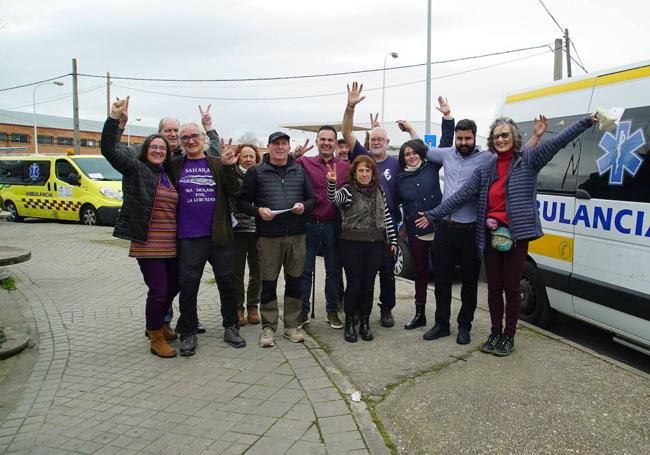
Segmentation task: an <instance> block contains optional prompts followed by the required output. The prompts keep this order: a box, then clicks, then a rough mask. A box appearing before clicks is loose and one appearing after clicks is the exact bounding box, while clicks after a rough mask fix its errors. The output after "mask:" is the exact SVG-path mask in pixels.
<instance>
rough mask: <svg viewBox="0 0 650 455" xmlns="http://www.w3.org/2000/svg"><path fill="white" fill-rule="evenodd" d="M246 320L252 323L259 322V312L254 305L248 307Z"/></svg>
mask: <svg viewBox="0 0 650 455" xmlns="http://www.w3.org/2000/svg"><path fill="white" fill-rule="evenodd" d="M248 322H250V323H251V324H253V325H255V324H259V323H260V312H259V311H258V310H257V307H256V306H249V307H248Z"/></svg>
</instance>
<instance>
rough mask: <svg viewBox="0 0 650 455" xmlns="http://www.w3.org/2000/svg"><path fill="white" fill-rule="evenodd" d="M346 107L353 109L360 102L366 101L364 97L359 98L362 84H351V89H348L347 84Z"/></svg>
mask: <svg viewBox="0 0 650 455" xmlns="http://www.w3.org/2000/svg"><path fill="white" fill-rule="evenodd" d="M347 87H348V106H349V107H354V106H356V105H357V104H359V103H360V102H361V101H363V100H364V99H366V97H365V96H361V91H362V90H363V84H359V83H358V82H353V83H352V88H350V85H349V84H348V86H347Z"/></svg>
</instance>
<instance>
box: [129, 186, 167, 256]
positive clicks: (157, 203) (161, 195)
mask: <svg viewBox="0 0 650 455" xmlns="http://www.w3.org/2000/svg"><path fill="white" fill-rule="evenodd" d="M177 207H178V193H177V192H176V189H175V188H174V186H173V185H171V184H170V185H169V187H165V185H163V183H162V181H161V180H159V181H158V186H157V188H156V194H155V197H154V202H153V209H152V211H151V219H150V220H149V228H148V234H147V241H146V242H136V241H135V240H132V241H131V248H130V249H129V256H130V257H134V258H160V259H162V258H173V257H176V253H177V252H176V209H177Z"/></svg>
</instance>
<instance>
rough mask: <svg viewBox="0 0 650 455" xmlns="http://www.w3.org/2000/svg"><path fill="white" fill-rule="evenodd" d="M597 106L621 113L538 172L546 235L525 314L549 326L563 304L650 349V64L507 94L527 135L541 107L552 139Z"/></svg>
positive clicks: (527, 288) (528, 271)
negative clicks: (605, 128) (608, 128)
mask: <svg viewBox="0 0 650 455" xmlns="http://www.w3.org/2000/svg"><path fill="white" fill-rule="evenodd" d="M598 107H603V108H607V109H612V108H614V111H618V112H619V113H620V112H622V115H621V116H620V120H619V121H618V122H617V124H616V126H615V128H614V129H613V130H611V131H609V132H607V131H600V130H599V128H598V126H595V127H593V128H591V129H590V130H588V131H586V132H585V133H584V134H583V135H582V136H580V137H579V138H578V139H576V140H575V141H574V142H573V143H572V144H569V145H568V146H567V147H566V148H565V149H564V150H562V151H561V152H560V153H559V154H558V155H556V156H555V157H554V158H553V160H552V161H551V162H550V163H548V164H547V165H546V167H544V168H543V169H542V171H541V172H540V174H539V177H538V185H537V191H538V193H537V208H538V210H539V214H540V218H541V220H542V226H543V229H544V232H545V235H544V236H543V237H542V238H540V239H538V240H536V241H534V242H531V243H530V247H529V257H528V261H527V263H526V266H525V269H524V274H523V277H522V295H523V302H522V309H521V318H522V319H523V320H525V321H529V322H533V323H537V324H539V325H541V326H545V325H547V324H549V323H550V322H551V321H552V319H553V316H554V314H555V311H559V312H561V313H564V314H567V315H569V316H572V317H575V318H578V319H581V320H583V321H586V322H588V323H590V324H593V325H596V326H598V327H601V328H603V329H606V330H608V331H610V332H612V333H613V334H614V335H615V337H614V339H615V340H616V341H618V342H620V343H622V344H625V345H627V346H630V347H632V348H635V349H638V350H640V351H642V352H645V353H647V354H650V159H646V158H647V157H648V151H649V149H650V147H649V143H648V135H649V134H650V131H649V128H650V62H644V63H641V64H635V65H629V66H625V67H621V68H615V69H612V70H608V71H601V72H598V73H593V74H586V75H584V76H580V77H576V78H572V79H569V80H561V81H556V82H553V83H551V84H548V85H545V86H542V87H535V88H531V89H527V90H521V91H517V92H512V93H509V94H508V95H507V97H506V101H505V104H504V106H503V109H502V112H501V114H503V115H506V116H508V117H511V118H512V119H513V120H515V121H516V122H517V123H518V124H519V125H520V126H521V128H522V132H524V133H525V134H526V137H525V138H524V141H526V140H527V139H528V138H529V137H530V134H531V133H532V125H533V123H532V121H533V119H534V117H535V116H537V115H539V114H540V113H541V114H545V115H546V116H547V117H548V118H549V128H548V130H547V132H546V134H545V137H546V138H548V137H550V136H551V135H553V134H555V133H557V132H559V131H561V130H562V129H563V128H564V127H566V126H567V125H569V124H571V123H572V122H573V121H575V120H577V119H578V118H580V117H581V116H584V115H585V114H587V113H589V112H594V111H595V110H596V109H597V108H598Z"/></svg>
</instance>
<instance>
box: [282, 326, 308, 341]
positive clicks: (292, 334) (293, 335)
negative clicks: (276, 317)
mask: <svg viewBox="0 0 650 455" xmlns="http://www.w3.org/2000/svg"><path fill="white" fill-rule="evenodd" d="M283 336H284V337H285V338H286V339H288V340H289V341H291V342H292V343H302V342H303V341H305V336H304V335H303V334H302V331H301V330H300V329H286V330H285V331H284V335H283Z"/></svg>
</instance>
